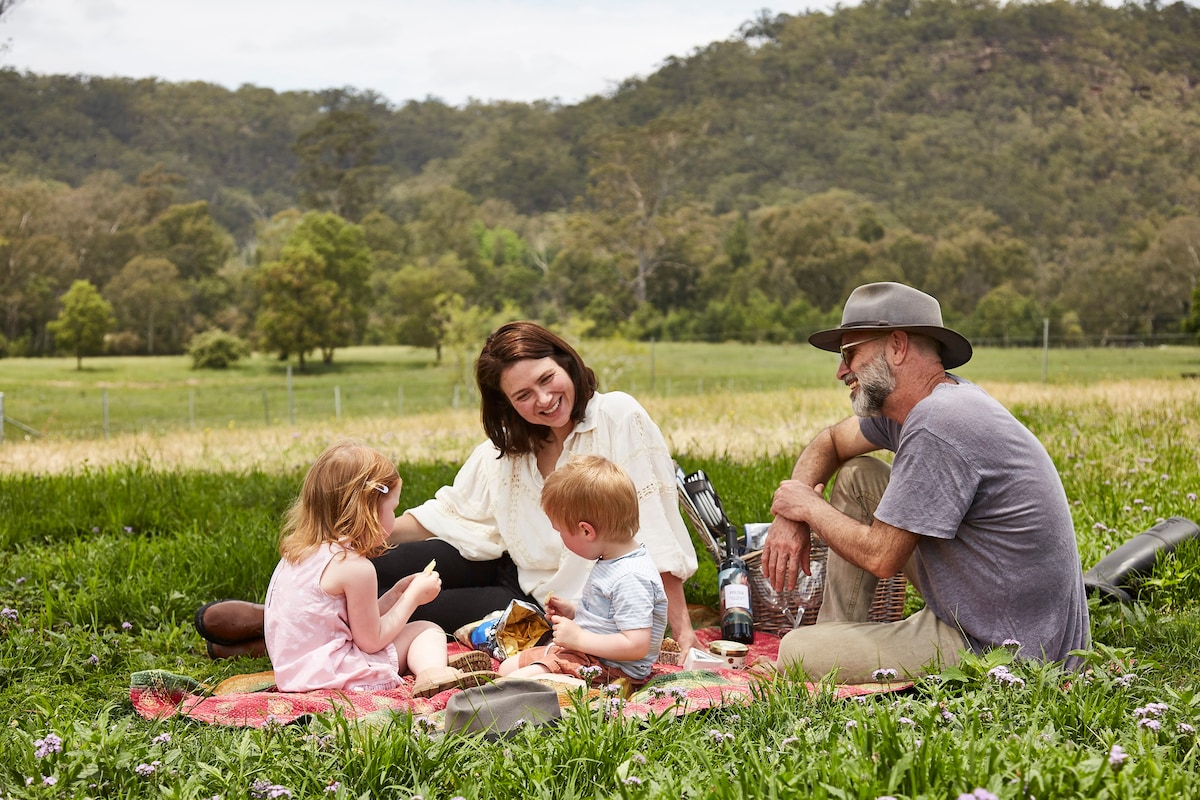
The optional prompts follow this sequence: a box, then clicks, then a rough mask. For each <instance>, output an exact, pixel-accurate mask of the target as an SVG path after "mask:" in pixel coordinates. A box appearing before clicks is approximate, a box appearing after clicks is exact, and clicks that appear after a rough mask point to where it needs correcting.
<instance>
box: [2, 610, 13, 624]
mask: <svg viewBox="0 0 1200 800" xmlns="http://www.w3.org/2000/svg"><path fill="white" fill-rule="evenodd" d="M0 617H4V618H5V619H8V620H12V621H13V622H16V621H17V610H16V609H15V608H5V609H0Z"/></svg>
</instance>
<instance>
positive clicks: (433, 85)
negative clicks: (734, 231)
mask: <svg viewBox="0 0 1200 800" xmlns="http://www.w3.org/2000/svg"><path fill="white" fill-rule="evenodd" d="M791 2H793V3H796V5H791V6H786V7H778V6H769V5H766V4H765V3H764V2H763V1H762V0H591V1H590V2H575V1H574V0H420V1H419V2H418V1H416V0H338V1H337V2H332V1H331V0H322V1H321V2H318V0H205V2H196V0H19V2H18V4H17V5H16V7H15V8H14V9H12V10H11V11H9V12H8V13H7V14H6V15H5V16H4V17H3V19H2V20H0V42H2V43H5V44H7V49H5V50H4V51H3V52H0V66H2V67H12V68H15V69H17V70H21V71H25V70H28V71H31V72H35V73H40V74H71V75H73V74H83V75H96V76H101V77H112V76H121V77H130V78H145V77H157V78H161V79H163V80H166V81H171V82H179V81H190V80H200V81H206V82H209V83H216V84H220V85H222V86H226V87H229V88H231V89H236V88H237V87H239V86H241V85H243V84H247V83H249V84H254V85H256V86H264V87H269V88H272V89H275V90H277V91H288V90H294V89H295V90H304V89H308V90H317V89H325V88H330V87H343V86H352V87H354V88H356V89H371V90H374V91H376V92H378V93H379V94H381V95H383V96H384V97H386V98H387V99H388V100H390V101H391V102H393V103H395V104H400V103H403V102H404V101H406V100H410V99H424V98H426V97H430V96H432V97H437V98H440V99H441V100H443V101H445V102H447V103H450V104H453V105H461V104H463V103H465V102H466V101H467V100H469V99H472V98H473V99H476V100H482V101H490V100H519V101H531V100H553V99H557V100H559V101H561V102H563V103H568V104H569V103H575V102H577V101H579V100H582V99H583V98H585V97H588V96H591V95H594V94H602V93H605V92H608V91H610V90H612V89H613V88H615V87H616V86H617V84H619V83H620V82H621V81H622V80H624V79H625V78H629V77H634V76H645V75H648V74H650V73H651V72H653V71H654V70H655V69H656V68H657V67H658V65H660V64H661V63H662V61H663V60H664V59H666V58H667V57H669V56H672V55H675V56H686V55H688V54H689V53H691V51H692V50H693V49H694V48H696V47H700V46H703V45H706V44H708V43H710V42H713V41H719V40H723V39H728V38H730V37H732V36H734V35H735V34H736V32H737V30H738V28H739V27H740V26H741V25H742V23H744V22H746V21H748V20H751V19H754V18H755V17H757V16H758V14H759V11H760V10H762V9H764V8H768V9H770V13H771V14H772V15H774V14H776V13H780V12H785V13H789V14H799V13H802V12H803V11H804V10H805V9H807V8H812V9H814V10H826V9H827V8H829V7H831V5H832V3H826V2H824V0H791ZM844 5H845V4H844Z"/></svg>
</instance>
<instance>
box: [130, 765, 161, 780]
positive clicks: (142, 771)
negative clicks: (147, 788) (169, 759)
mask: <svg viewBox="0 0 1200 800" xmlns="http://www.w3.org/2000/svg"><path fill="white" fill-rule="evenodd" d="M160 764H162V762H161V761H151V762H150V763H149V764H138V765H137V766H136V767H134V768H133V771H134V772H136V773H137V774H138V775H141V776H142V777H143V778H148V777H150V776H151V775H153V774H154V773H155V771H157V770H158V767H159V765H160Z"/></svg>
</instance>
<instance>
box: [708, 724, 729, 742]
mask: <svg viewBox="0 0 1200 800" xmlns="http://www.w3.org/2000/svg"><path fill="white" fill-rule="evenodd" d="M708 738H709V741H711V742H712V743H713V744H718V745H720V744H725V743H726V742H732V741H733V738H734V737H733V734H732V733H725V732H724V731H719V730H717V729H716V728H710V729H709V731H708Z"/></svg>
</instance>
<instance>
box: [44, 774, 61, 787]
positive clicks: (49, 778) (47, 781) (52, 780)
mask: <svg viewBox="0 0 1200 800" xmlns="http://www.w3.org/2000/svg"><path fill="white" fill-rule="evenodd" d="M56 783H58V778H56V777H54V776H53V775H43V776H42V785H43V786H53V785H54V784H56Z"/></svg>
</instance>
